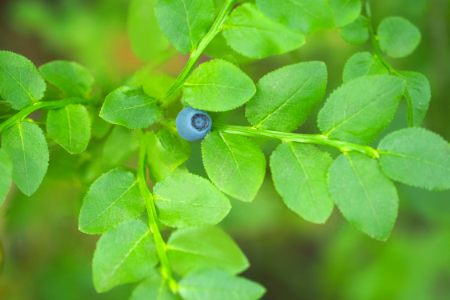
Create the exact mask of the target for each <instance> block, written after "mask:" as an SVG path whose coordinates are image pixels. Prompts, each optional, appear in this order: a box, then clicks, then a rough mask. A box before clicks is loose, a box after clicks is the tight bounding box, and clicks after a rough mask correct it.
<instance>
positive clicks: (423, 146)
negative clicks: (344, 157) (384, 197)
mask: <svg viewBox="0 0 450 300" xmlns="http://www.w3.org/2000/svg"><path fill="white" fill-rule="evenodd" d="M378 149H379V150H380V154H381V157H380V165H381V168H382V169H383V172H384V173H385V174H386V175H387V176H388V177H389V178H391V179H393V180H397V181H400V182H403V183H406V184H409V185H413V186H417V187H421V188H425V189H429V190H446V189H450V145H449V143H448V142H447V141H445V140H444V139H443V138H442V137H440V136H439V135H437V134H435V133H433V132H431V131H428V130H425V129H421V128H408V129H402V130H399V131H396V132H393V133H391V134H389V135H388V136H386V137H385V138H384V139H383V140H382V141H381V142H380V145H379V146H378Z"/></svg>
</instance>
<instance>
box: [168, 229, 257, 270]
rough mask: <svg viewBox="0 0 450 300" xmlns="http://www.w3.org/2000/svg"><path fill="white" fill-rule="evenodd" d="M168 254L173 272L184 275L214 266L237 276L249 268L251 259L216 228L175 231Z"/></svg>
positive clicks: (170, 240)
mask: <svg viewBox="0 0 450 300" xmlns="http://www.w3.org/2000/svg"><path fill="white" fill-rule="evenodd" d="M167 255H168V256H169V260H170V263H171V266H172V268H173V270H174V271H175V272H177V273H178V274H180V275H182V276H185V275H186V274H187V273H189V272H191V271H193V270H196V269H202V268H211V267H213V268H218V269H221V270H223V271H226V272H227V273H230V274H237V273H241V272H242V271H244V270H245V269H247V268H248V267H249V263H248V260H247V258H246V257H245V255H244V253H242V251H241V249H239V247H238V245H236V243H235V242H234V241H233V239H232V238H231V237H230V236H229V235H228V234H226V233H225V232H224V231H222V230H220V229H218V228H215V227H193V228H186V229H180V230H177V231H175V232H174V233H172V235H171V236H170V238H169V241H168V242H167Z"/></svg>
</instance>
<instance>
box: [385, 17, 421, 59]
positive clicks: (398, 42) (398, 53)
mask: <svg viewBox="0 0 450 300" xmlns="http://www.w3.org/2000/svg"><path fill="white" fill-rule="evenodd" d="M377 39H378V43H379V44H380V48H381V50H383V51H384V52H386V53H387V54H388V55H389V56H391V57H394V58H398V57H405V56H408V55H409V54H411V53H412V52H413V51H414V50H415V49H416V48H417V46H418V45H419V43H420V39H421V34H420V31H419V29H417V27H416V26H414V25H413V24H412V23H411V22H409V21H408V20H406V19H405V18H402V17H388V18H385V19H384V20H383V21H381V23H380V25H378V31H377Z"/></svg>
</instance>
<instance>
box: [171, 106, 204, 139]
mask: <svg viewBox="0 0 450 300" xmlns="http://www.w3.org/2000/svg"><path fill="white" fill-rule="evenodd" d="M211 126H212V122H211V117H210V116H209V115H208V113H207V112H204V111H202V110H198V109H195V108H192V107H186V108H185V109H183V110H182V111H181V112H180V113H179V114H178V116H177V130H178V134H179V135H180V136H181V137H182V138H183V139H185V140H188V141H190V142H193V141H199V140H201V139H203V138H204V137H205V136H206V135H207V134H208V133H209V132H210V131H211Z"/></svg>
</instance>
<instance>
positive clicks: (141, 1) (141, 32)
mask: <svg viewBox="0 0 450 300" xmlns="http://www.w3.org/2000/svg"><path fill="white" fill-rule="evenodd" d="M127 29H128V36H129V37H130V43H131V49H133V52H134V53H135V54H136V55H137V56H138V57H139V58H140V59H142V60H151V59H155V58H157V57H158V56H159V55H161V54H162V53H164V51H166V50H167V48H168V47H169V41H168V40H167V39H166V37H165V36H164V35H163V33H162V32H161V30H160V29H159V24H158V21H157V20H156V15H155V10H154V1H153V0H132V1H131V3H130V6H129V9H128V22H127Z"/></svg>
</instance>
